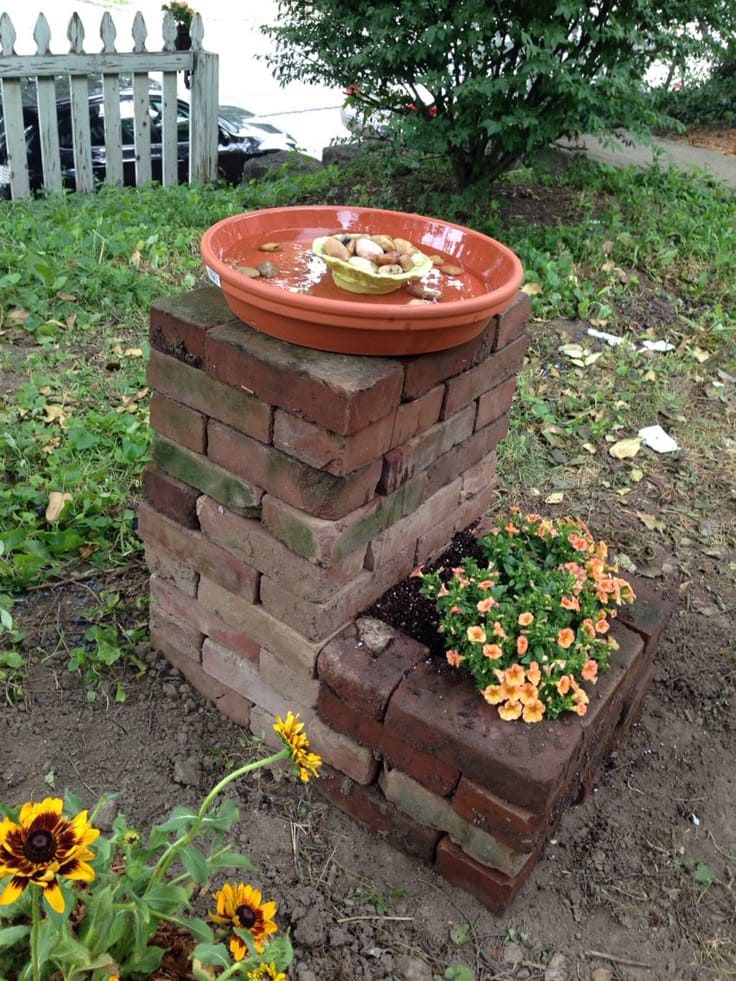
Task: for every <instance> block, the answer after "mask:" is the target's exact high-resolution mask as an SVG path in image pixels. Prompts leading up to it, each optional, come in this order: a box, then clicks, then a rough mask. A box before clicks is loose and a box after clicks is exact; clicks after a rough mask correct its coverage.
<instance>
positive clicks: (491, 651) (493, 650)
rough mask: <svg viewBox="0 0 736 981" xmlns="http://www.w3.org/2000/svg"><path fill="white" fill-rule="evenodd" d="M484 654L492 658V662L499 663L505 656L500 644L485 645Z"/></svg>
mask: <svg viewBox="0 0 736 981" xmlns="http://www.w3.org/2000/svg"><path fill="white" fill-rule="evenodd" d="M483 653H484V654H485V656H486V657H490V659H491V660H492V661H497V660H498V659H499V657H502V656H503V651H502V650H501V648H500V647H499V646H498V644H484V645H483Z"/></svg>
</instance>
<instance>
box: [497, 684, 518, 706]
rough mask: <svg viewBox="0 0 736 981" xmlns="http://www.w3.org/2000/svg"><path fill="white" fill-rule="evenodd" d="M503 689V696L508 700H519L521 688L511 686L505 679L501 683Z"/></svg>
mask: <svg viewBox="0 0 736 981" xmlns="http://www.w3.org/2000/svg"><path fill="white" fill-rule="evenodd" d="M501 691H502V692H503V697H504V698H505V699H506V700H507V701H508V702H518V701H519V691H520V689H519V688H510V687H509V685H507V684H506V682H505V681H504V682H503V683H502V685H501Z"/></svg>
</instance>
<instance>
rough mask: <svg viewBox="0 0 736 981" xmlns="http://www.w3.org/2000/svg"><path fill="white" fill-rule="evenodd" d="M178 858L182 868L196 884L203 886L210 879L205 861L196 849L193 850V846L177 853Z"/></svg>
mask: <svg viewBox="0 0 736 981" xmlns="http://www.w3.org/2000/svg"><path fill="white" fill-rule="evenodd" d="M179 858H180V859H181V861H182V865H183V866H184V868H185V869H186V870H187V872H188V873H189V875H190V876H191V877H192V878H193V879H194V881H195V882H196V883H198V884H199V885H204V884H205V882H207V880H208V879H209V877H210V874H209V869H208V867H207V859H206V858H205V857H204V855H203V854H202V852H200V851H199V849H198V848H195V847H194V846H193V845H189V846H188V847H187V848H182V849H181V850H180V851H179Z"/></svg>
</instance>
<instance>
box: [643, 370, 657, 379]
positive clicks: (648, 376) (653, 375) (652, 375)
mask: <svg viewBox="0 0 736 981" xmlns="http://www.w3.org/2000/svg"><path fill="white" fill-rule="evenodd" d="M656 380H657V374H656V372H654V371H652V370H651V369H650V370H649V371H647V372H646V373H645V375H644V381H648V382H653V381H656Z"/></svg>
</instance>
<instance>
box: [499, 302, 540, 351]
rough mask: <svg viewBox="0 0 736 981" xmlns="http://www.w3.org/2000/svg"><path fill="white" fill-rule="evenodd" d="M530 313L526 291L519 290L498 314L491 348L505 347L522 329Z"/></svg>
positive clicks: (530, 304) (530, 306)
mask: <svg viewBox="0 0 736 981" xmlns="http://www.w3.org/2000/svg"><path fill="white" fill-rule="evenodd" d="M531 315H532V303H531V300H530V299H529V297H528V296H527V294H526V293H522V292H521V290H519V292H518V293H517V294H516V299H515V300H514V302H513V303H512V304H511V306H510V307H507V308H506V309H505V310H504V312H503V313H501V314H499V316H498V331H497V332H496V339H495V342H494V345H493V350H494V351H496V350H498V349H499V348H502V347H506V345H507V344H510V343H511V342H512V341H513V340H515V339H516V338H517V337H518V336H519V335H520V334H521V333H522V331H523V330H524V326H525V325H526V322H527V321H528V320H529V318H530V317H531Z"/></svg>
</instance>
